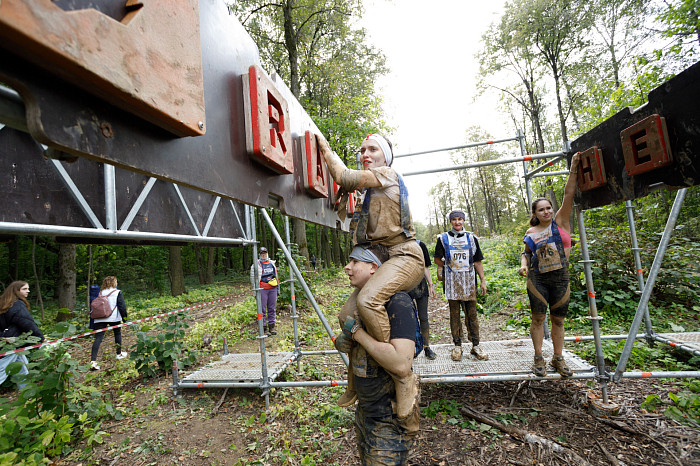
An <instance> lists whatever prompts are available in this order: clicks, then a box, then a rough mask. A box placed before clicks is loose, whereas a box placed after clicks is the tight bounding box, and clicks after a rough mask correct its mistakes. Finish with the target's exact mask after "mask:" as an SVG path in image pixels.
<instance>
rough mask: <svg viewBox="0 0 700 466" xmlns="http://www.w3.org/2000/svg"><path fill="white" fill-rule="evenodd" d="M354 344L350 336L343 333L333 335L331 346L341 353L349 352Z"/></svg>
mask: <svg viewBox="0 0 700 466" xmlns="http://www.w3.org/2000/svg"><path fill="white" fill-rule="evenodd" d="M354 344H355V342H354V341H353V340H352V337H348V336H347V335H345V333H341V334H340V335H337V336H334V337H333V346H335V349H337V350H338V351H340V352H341V353H349V352H350V350H352V347H353V345H354Z"/></svg>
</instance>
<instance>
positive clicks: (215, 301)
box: [0, 296, 234, 358]
mask: <svg viewBox="0 0 700 466" xmlns="http://www.w3.org/2000/svg"><path fill="white" fill-rule="evenodd" d="M232 298H234V296H227V297H226V298H221V299H216V300H214V301H208V302H206V303H200V304H197V305H196V306H188V307H183V308H182V309H176V310H174V311H169V312H164V313H163V314H158V315H155V316H150V317H144V318H143V319H138V320H132V321H129V322H124V323H123V324H119V325H112V326H111V327H107V328H102V329H99V330H93V331H91V332H87V333H81V334H80V335H73V336H72V337H66V338H60V339H58V340H51V341H47V342H44V343H37V344H36V345H32V346H25V347H23V348H17V349H16V350H12V351H5V352H4V353H0V358H1V357H3V356H7V355H8V354H13V353H21V352H23V351H29V350H33V349H36V348H41V347H42V346H50V345H55V344H58V343H60V342H62V341H69V340H77V339H78V338H82V337H86V336H89V335H94V334H96V333H100V332H106V331H107V330H112V329H114V328H119V327H126V326H127V325H134V324H138V323H139V322H145V321H147V320H153V319H158V318H160V317H163V316H169V315H171V314H177V313H178V312H184V311H191V310H193V309H199V308H200V307H204V306H209V305H210V304H216V303H220V302H221V301H227V300H229V299H232Z"/></svg>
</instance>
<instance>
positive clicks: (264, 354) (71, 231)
mask: <svg viewBox="0 0 700 466" xmlns="http://www.w3.org/2000/svg"><path fill="white" fill-rule="evenodd" d="M20 105H21V100H19V99H18V96H17V95H16V93H14V92H13V91H9V90H7V89H5V88H3V87H2V86H0V121H3V122H4V123H5V124H7V125H8V126H11V127H13V128H15V129H18V130H21V131H25V132H26V131H27V127H26V120H24V115H23V108H20ZM516 140H517V141H518V142H519V145H520V156H519V157H513V158H507V159H499V160H492V161H484V162H476V163H471V164H464V165H459V166H453V167H447V168H438V169H431V170H424V171H416V172H408V173H404V174H403V175H404V176H412V175H419V174H427V173H437V172H442V171H452V170H460V169H466V168H475V167H482V166H491V165H498V164H505V163H512V162H522V164H523V172H524V178H525V188H526V194H527V198H528V203H530V202H531V200H532V192H531V186H530V179H531V178H535V177H540V176H556V175H563V174H567V173H568V171H555V172H545V171H544V169H545V168H547V167H548V166H552V165H553V164H554V163H556V162H558V161H561V160H564V157H565V155H566V153H567V151H568V147H567V148H565V150H564V151H558V152H550V153H544V154H535V155H529V156H528V155H526V154H525V143H524V141H525V136H524V134H523V133H522V131H520V130H518V134H517V136H515V137H512V138H503V139H498V140H489V141H483V142H477V143H470V144H466V145H462V146H457V147H451V148H446V149H436V150H431V151H423V152H417V153H412V154H403V155H397V156H396V157H397V158H399V157H408V156H415V155H421V154H427V153H434V152H440V151H449V150H456V149H462V148H468V147H477V146H481V145H489V144H494V143H501V142H508V141H516ZM45 149H46V150H47V151H49V152H50V151H51V149H50V148H45ZM548 158H553V160H550V161H548V162H547V163H546V164H543V165H541V166H539V167H537V168H535V169H532V170H530V167H529V162H531V161H533V160H538V159H548ZM52 163H53V166H54V167H55V168H56V171H57V172H58V174H59V176H60V177H61V179H62V180H63V182H64V185H65V187H66V189H67V190H68V191H69V192H70V193H71V194H72V196H73V198H74V199H75V200H76V202H77V203H78V205H79V206H80V208H81V210H82V211H83V213H84V214H85V215H86V217H87V218H88V219H89V221H90V224H91V225H92V226H93V228H81V227H68V226H56V225H37V224H27V223H11V222H0V233H5V234H29V235H37V234H48V235H55V236H72V237H82V238H103V239H116V240H120V239H122V240H123V239H126V240H153V241H164V242H169V241H175V242H202V243H212V244H222V245H224V244H237V245H252V246H253V254H254V256H255V257H257V252H258V242H257V239H256V237H255V215H254V211H253V207H250V206H245V218H246V220H247V221H246V222H245V226H244V225H242V224H241V222H240V219H239V218H238V213H237V212H236V209H235V207H234V206H233V204H232V202H231V201H230V200H229V203H231V207H232V210H233V213H234V214H235V219H236V221H237V222H238V225H239V227H241V230H243V229H245V235H244V237H243V238H216V237H208V236H207V234H208V231H209V226H210V225H211V222H212V219H213V218H214V215H215V213H216V212H217V210H218V208H219V206H220V204H221V200H222V198H220V197H217V198H216V200H215V202H214V205H213V207H212V209H211V211H210V213H209V216H208V220H207V222H206V225H205V227H204V228H203V230H202V232H200V231H199V230H198V228H197V226H196V224H195V222H194V220H193V217H192V215H191V213H190V212H189V210H188V208H187V205H186V203H185V201H184V198H183V197H182V194H181V193H180V189H179V187H178V186H177V185H175V186H174V189H175V191H176V193H177V195H178V198H179V200H180V205H181V207H183V208H184V209H185V211H186V213H187V215H188V218H189V221H190V223H191V225H190V226H191V227H193V228H194V231H195V232H196V235H180V234H161V233H144V232H137V231H129V227H130V225H131V222H132V221H133V218H134V216H135V215H136V213H137V212H138V210H139V208H140V206H141V205H142V203H143V202H144V200H145V199H146V197H147V196H148V194H149V192H150V191H151V188H152V187H153V184H154V183H156V181H157V180H156V179H155V178H150V179H149V180H148V182H147V183H146V185H145V187H144V189H143V191H142V192H141V194H140V195H139V197H138V198H137V199H136V201H135V202H134V204H133V206H132V207H131V210H130V212H129V214H128V216H127V217H126V219H125V220H124V221H123V223H122V225H120V226H118V225H117V215H116V197H115V185H114V180H115V176H114V167H113V166H111V165H108V164H105V166H104V176H105V210H106V214H105V225H104V226H103V225H102V223H101V222H100V221H99V219H98V218H97V216H96V215H95V214H94V212H92V210H91V209H90V207H89V205H88V204H87V202H86V201H85V199H84V197H83V196H82V195H81V193H80V191H79V189H77V188H76V187H75V184H74V183H73V182H72V180H71V179H70V176H68V174H67V173H66V172H65V170H64V169H63V167H62V166H61V164H60V162H58V161H56V160H53V161H52ZM685 193H686V189H681V190H680V191H678V193H677V195H676V200H675V202H674V206H673V209H672V211H671V214H670V215H669V219H668V222H667V225H666V229H665V230H664V234H663V237H662V239H661V242H660V244H659V248H658V250H657V254H656V257H655V259H654V263H653V265H652V268H651V270H650V274H649V277H648V278H647V280H646V282H645V281H644V278H643V275H642V268H641V260H640V257H639V247H638V246H637V238H636V230H635V228H634V218H633V214H632V205H631V202H629V201H627V202H626V209H627V213H628V220H629V224H630V234H631V237H632V251H633V253H634V256H635V267H636V269H637V272H638V280H639V286H640V289H641V290H642V295H641V298H640V301H639V305H638V308H637V312H636V314H635V318H634V321H633V324H632V327H631V328H630V332H629V334H628V335H627V336H623V335H612V336H611V335H608V336H605V335H600V327H599V321H600V319H601V317H599V316H598V314H597V305H596V301H595V291H594V288H593V280H592V272H591V267H592V263H593V261H592V260H591V259H590V257H589V253H588V242H587V239H586V230H585V224H584V221H583V213H582V210H581V209H580V208H579V207H577V208H576V213H577V220H578V224H579V231H580V236H581V247H582V255H583V260H582V262H583V264H584V273H585V275H586V284H587V289H588V290H587V291H588V299H589V318H590V320H591V325H592V329H593V336H592V337H583V338H581V337H576V338H574V339H569V341H582V340H588V339H592V340H593V341H594V343H595V348H596V364H595V366H591V367H590V368H582V369H581V370H580V371H578V372H577V373H575V374H574V376H573V378H595V379H596V380H597V381H598V383H599V384H600V385H601V390H602V394H603V401H604V403H607V401H608V399H607V398H608V397H607V384H608V382H610V381H612V382H617V381H619V380H620V379H621V378H637V377H700V372H698V371H675V372H624V369H625V367H626V363H627V361H628V358H629V355H630V352H631V349H632V345H633V343H634V340H635V339H636V338H639V337H640V336H641V335H638V334H637V332H638V330H639V326H640V324H641V321H642V319H644V321H645V325H646V333H645V334H643V338H645V339H646V340H647V342H648V343H649V344H653V342H655V341H658V342H663V343H668V344H670V345H671V346H674V347H675V348H677V349H682V350H686V351H690V352H692V353H693V354H696V355H700V346H699V347H697V348H696V347H694V345H692V344H685V342H682V341H680V342H679V341H678V339H677V338H671V337H670V336H669V335H668V334H661V335H656V334H655V333H654V331H653V328H652V324H651V319H650V317H649V311H648V301H649V298H650V295H651V290H652V288H653V286H654V283H655V280H656V277H657V275H658V272H659V269H660V266H661V261H662V260H663V256H664V254H665V251H666V248H667V246H668V243H669V240H670V237H671V234H672V233H673V230H674V227H675V222H676V220H677V217H678V214H679V212H680V208H681V206H682V203H683V198H684V196H685ZM224 203H226V202H225V200H224ZM260 211H261V214H262V217H263V219H264V220H265V222H266V223H267V225H268V227H269V229H270V231H271V232H272V234H273V236H274V238H275V240H276V242H277V245H278V246H279V248H280V249H281V250H282V252H283V254H284V256H285V258H286V259H287V261H288V264H289V273H290V287H291V294H292V320H293V334H294V350H293V351H292V352H290V353H283V354H275V353H269V352H268V351H267V348H266V345H265V342H266V338H267V337H266V336H265V334H264V330H263V325H264V323H263V321H262V312H261V308H262V306H261V300H260V290H259V289H256V290H255V291H256V305H257V309H258V313H257V315H258V337H257V338H258V340H259V343H260V351H259V355H256V356H255V357H256V358H259V360H260V364H259V368H257V369H256V367H257V364H255V365H254V366H255V367H254V369H255V370H259V373H260V377H259V378H257V377H251V376H250V373H248V374H247V375H244V376H240V377H238V378H231V377H228V378H226V377H227V376H226V375H224V378H223V379H222V378H216V379H203V378H199V379H197V376H196V375H195V374H196V373H195V374H192V375H189V376H187V377H185V378H183V379H180V378H179V374H178V371H177V366H176V365H174V367H173V374H172V376H173V385H172V388H173V391H174V392H175V393H177V391H178V390H179V389H180V388H189V387H197V388H203V387H241V388H244V387H247V388H260V389H262V391H263V396H264V397H265V406H266V408H269V393H270V389H271V388H274V387H333V386H339V385H345V384H346V383H347V382H346V381H336V380H327V381H301V382H276V381H275V379H276V378H277V376H279V375H280V374H281V373H282V372H283V371H284V370H285V369H286V368H287V367H289V366H290V365H291V364H293V363H294V362H296V363H297V372H299V371H300V367H301V366H300V365H301V357H302V356H311V355H318V354H339V355H340V356H341V358H342V359H343V362H344V363H345V364H346V365H347V364H348V359H347V356H346V355H345V354H342V353H338V352H337V351H301V348H300V346H299V332H298V318H299V316H298V314H297V309H296V297H295V283H296V281H298V282H299V284H300V286H301V288H302V289H303V291H304V293H305V295H306V297H307V298H308V299H309V301H310V303H311V305H312V307H313V308H314V310H315V311H316V313H317V315H318V317H319V319H320V320H321V322H322V324H323V325H324V327H325V329H326V332H327V333H328V335H329V336H330V337H332V336H333V335H334V334H333V331H332V329H331V327H330V325H329V324H328V322H327V321H326V319H325V316H324V314H323V312H322V311H321V309H320V308H319V306H318V303H317V302H316V300H315V298H314V296H313V293H312V292H311V290H310V289H309V287H308V285H307V284H306V282H305V280H304V277H303V275H302V274H301V272H300V270H299V268H298V267H297V265H296V263H295V261H294V258H293V257H292V255H291V253H290V251H289V247H290V244H291V243H290V239H289V220H288V217H285V236H286V244H285V242H284V241H283V240H282V237H281V236H280V234H279V232H278V231H277V229H276V227H275V225H274V223H273V221H272V219H271V218H270V216H269V215H268V213H267V211H266V210H265V209H263V208H261V209H260ZM254 270H255V276H256V279H259V277H257V274H258V270H257V267H254ZM623 337H624V338H625V339H626V345H625V349H624V350H623V353H622V355H621V358H620V361H619V363H618V365H617V368H616V371H615V373H614V374H613V375H610V374H609V373H608V372H607V370H606V368H605V366H604V359H603V352H602V344H601V341H602V340H603V339H610V338H623ZM224 353H225V354H224V357H223V358H222V361H221V363H233V364H234V365H237V364H238V362H239V361H237V358H236V357H235V356H243V357H247V356H249V355H231V354H228V351H227V350H226V349H225V351H224ZM418 361H419V363H420V360H418ZM210 369H212V368H211V367H208V368H205V369H203V370H210ZM478 369H481V368H478ZM213 370H214V371H216V370H217V369H216V368H213ZM458 370H462V371H464V370H465V369H464V368H460V369H458ZM241 377H242V378H241ZM558 378H560V376H559V375H558V374H551V375H548V376H547V377H545V378H537V377H534V375H533V374H529V373H520V372H518V371H514V370H511V371H507V372H505V373H499V372H494V371H486V372H484V371H482V370H477V371H476V372H473V373H467V372H462V373H456V374H454V373H447V374H427V373H425V374H424V375H423V376H422V380H423V381H424V382H426V383H462V382H485V381H518V380H551V379H558Z"/></svg>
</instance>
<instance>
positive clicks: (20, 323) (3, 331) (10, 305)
mask: <svg viewBox="0 0 700 466" xmlns="http://www.w3.org/2000/svg"><path fill="white" fill-rule="evenodd" d="M27 296H29V283H27V282H23V281H15V282H12V283H10V284H9V286H8V287H7V288H6V289H5V291H4V292H3V294H2V296H0V338H2V339H3V340H5V341H6V342H8V343H13V342H14V339H15V338H16V337H19V336H22V335H24V334H26V333H31V336H33V337H37V338H38V339H39V341H44V334H43V333H41V330H39V327H38V326H37V325H36V322H34V318H33V317H32V315H31V314H30V313H29V309H30V306H29V301H27ZM28 344H30V343H28ZM25 346H26V345H25ZM15 361H20V362H22V363H23V364H22V369H20V371H19V373H18V375H26V374H29V371H28V370H27V363H28V361H27V357H26V356H25V355H23V354H20V353H14V354H8V355H7V356H4V357H3V358H2V359H0V384H2V383H3V382H5V379H7V372H6V369H7V366H9V365H10V364H11V363H13V362H15ZM18 386H19V388H20V389H21V388H22V387H23V386H24V384H21V383H19V384H18Z"/></svg>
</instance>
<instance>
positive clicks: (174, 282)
mask: <svg viewBox="0 0 700 466" xmlns="http://www.w3.org/2000/svg"><path fill="white" fill-rule="evenodd" d="M168 251H169V252H170V254H169V256H170V259H169V262H168V277H169V278H170V294H171V295H173V296H180V295H181V294H182V293H184V292H185V291H186V290H185V274H184V273H183V271H182V251H181V249H180V246H169V247H168Z"/></svg>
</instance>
